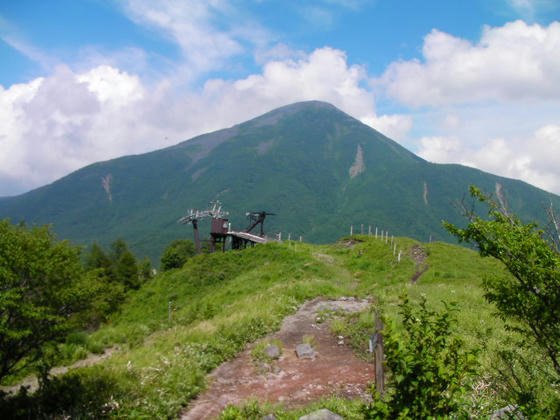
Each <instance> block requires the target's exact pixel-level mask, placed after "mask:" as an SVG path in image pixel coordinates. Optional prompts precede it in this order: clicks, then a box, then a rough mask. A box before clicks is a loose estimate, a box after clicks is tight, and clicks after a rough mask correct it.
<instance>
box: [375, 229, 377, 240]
mask: <svg viewBox="0 0 560 420" xmlns="http://www.w3.org/2000/svg"><path fill="white" fill-rule="evenodd" d="M375 239H377V226H375Z"/></svg>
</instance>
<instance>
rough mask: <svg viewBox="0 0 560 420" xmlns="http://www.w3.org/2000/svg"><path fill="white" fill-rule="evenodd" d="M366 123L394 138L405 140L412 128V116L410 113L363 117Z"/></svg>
mask: <svg viewBox="0 0 560 420" xmlns="http://www.w3.org/2000/svg"><path fill="white" fill-rule="evenodd" d="M362 122H363V123H364V124H367V125H369V126H370V127H373V128H375V129H376V130H377V131H379V132H381V133H382V134H384V135H386V136H387V137H389V138H390V139H392V140H396V141H400V142H402V141H404V140H406V138H407V137H408V134H409V132H410V130H411V128H412V117H411V116H410V115H400V114H392V115H380V116H375V117H366V118H362Z"/></svg>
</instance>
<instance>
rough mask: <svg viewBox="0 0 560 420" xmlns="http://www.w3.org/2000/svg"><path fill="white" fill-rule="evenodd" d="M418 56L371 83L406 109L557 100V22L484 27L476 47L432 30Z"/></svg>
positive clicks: (559, 51)
mask: <svg viewBox="0 0 560 420" xmlns="http://www.w3.org/2000/svg"><path fill="white" fill-rule="evenodd" d="M422 54H423V56H424V61H420V60H418V59H414V60H409V61H398V62H394V63H392V64H391V65H390V66H389V67H388V68H387V70H386V71H385V73H384V74H383V75H382V77H381V78H379V79H376V80H375V81H374V83H375V84H378V85H381V86H383V87H384V88H385V89H386V92H387V94H388V95H389V96H391V97H393V98H395V99H397V100H398V101H400V102H401V103H403V104H405V105H408V106H412V107H418V106H424V105H432V106H439V105H444V104H454V103H455V104H456V103H472V102H478V101H485V100H495V101H504V102H508V101H509V102H511V101H526V100H547V99H559V98H560V84H558V83H556V81H557V80H560V22H553V23H551V24H550V25H549V26H547V27H543V26H540V25H527V24H526V23H525V22H523V21H516V22H510V23H507V24H505V25H504V26H502V27H497V28H491V27H486V28H485V29H484V31H483V34H482V37H481V40H480V41H479V42H478V44H476V45H473V44H472V43H471V42H470V41H467V40H464V39H461V38H457V37H454V36H452V35H449V34H446V33H444V32H441V31H438V30H436V29H434V30H432V32H430V33H429V34H428V35H427V36H426V37H425V39H424V45H423V49H422Z"/></svg>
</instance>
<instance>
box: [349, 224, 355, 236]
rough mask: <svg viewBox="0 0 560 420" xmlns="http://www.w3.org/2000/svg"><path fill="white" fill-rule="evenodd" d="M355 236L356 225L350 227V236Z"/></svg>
mask: <svg viewBox="0 0 560 420" xmlns="http://www.w3.org/2000/svg"><path fill="white" fill-rule="evenodd" d="M353 234H354V225H350V236H352V235H353Z"/></svg>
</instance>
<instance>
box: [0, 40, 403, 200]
mask: <svg viewBox="0 0 560 420" xmlns="http://www.w3.org/2000/svg"><path fill="white" fill-rule="evenodd" d="M366 80H367V74H366V72H365V69H364V68H362V67H361V66H357V65H349V64H348V63H347V57H346V55H345V53H344V52H343V51H340V50H336V49H333V48H321V49H317V50H315V51H313V52H312V53H310V54H307V55H300V56H299V58H297V59H296V58H285V59H276V60H271V61H268V62H266V63H265V64H264V66H263V67H262V72H260V73H256V74H252V75H250V76H248V77H246V78H243V79H239V80H222V79H211V80H208V81H207V82H206V83H205V85H204V86H203V88H202V89H201V90H199V91H190V90H185V89H183V90H177V89H176V86H175V85H174V84H173V83H172V82H171V81H169V80H166V79H162V80H160V82H159V83H157V84H155V85H146V84H144V83H142V80H141V79H140V78H139V77H138V76H136V75H134V74H130V73H127V72H124V71H121V70H119V69H117V68H115V67H112V66H108V65H100V66H97V67H94V68H92V69H89V70H87V71H84V72H81V73H77V72H74V71H73V70H71V69H70V68H69V67H67V66H58V67H57V68H56V70H55V71H54V73H53V74H51V75H50V76H48V77H44V78H39V79H36V80H33V81H31V82H30V83H27V84H21V85H14V86H11V87H10V88H9V89H4V88H1V86H0V147H1V149H2V151H3V152H5V153H2V154H0V195H5V194H13V193H14V192H15V191H14V190H15V189H17V187H18V186H19V187H20V188H22V187H24V188H25V189H29V188H32V187H36V186H39V185H42V184H45V183H48V182H51V181H54V180H55V179H57V178H59V177H61V176H63V175H65V174H67V173H68V172H71V171H73V170H76V169H78V168H80V167H82V166H84V165H87V164H89V163H92V162H95V161H99V160H106V159H110V158H114V157H118V156H122V155H126V154H133V153H142V152H146V151H150V150H154V149H158V148H161V147H164V146H168V145H172V144H176V143H178V142H179V141H182V140H185V139H188V138H190V137H193V136H195V135H197V134H201V133H204V132H209V131H212V130H217V129H220V128H224V127H227V126H231V125H233V124H236V123H239V122H242V121H245V120H247V119H249V118H252V117H255V116H257V115H260V114H262V113H264V112H266V111H268V110H271V109H273V108H275V107H278V106H282V105H286V104H289V103H293V102H297V101H303V100H323V101H327V102H330V103H333V104H334V105H335V106H338V107H339V108H341V109H342V110H344V111H346V112H348V113H349V114H351V115H353V116H355V117H357V118H360V119H362V121H364V122H365V123H370V124H373V125H374V126H376V125H377V127H376V128H378V129H380V130H381V131H382V132H384V133H385V134H388V135H390V136H393V135H395V136H396V137H398V135H399V134H398V133H405V132H407V131H408V130H409V129H410V125H411V120H410V119H409V118H407V117H406V116H378V115H376V113H375V102H374V97H373V94H372V93H371V91H369V90H367V89H365V88H364V87H363V85H364V82H365V81H366ZM8 182H9V184H10V185H6V183H8ZM2 184H4V185H2ZM17 192H21V190H19V191H17Z"/></svg>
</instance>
